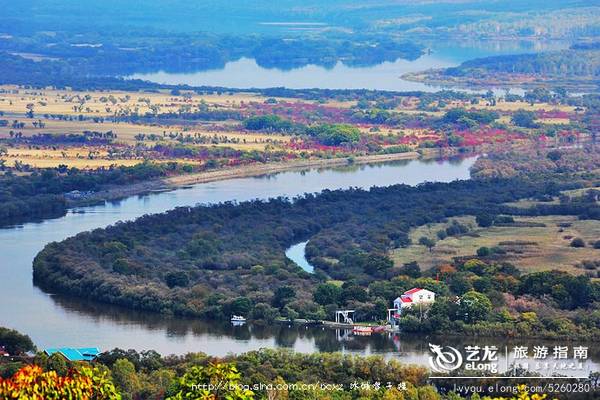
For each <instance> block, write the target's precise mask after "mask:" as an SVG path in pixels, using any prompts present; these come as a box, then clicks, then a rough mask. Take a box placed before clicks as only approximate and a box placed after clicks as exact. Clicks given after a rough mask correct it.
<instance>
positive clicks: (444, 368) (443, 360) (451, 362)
mask: <svg viewBox="0 0 600 400" xmlns="http://www.w3.org/2000/svg"><path fill="white" fill-rule="evenodd" d="M443 349H447V350H445V351H444V350H443ZM429 350H431V352H432V353H433V354H434V356H429V365H430V366H431V369H433V370H434V371H436V372H450V371H454V370H455V369H458V368H460V366H461V365H462V363H463V357H462V354H461V353H460V351H458V350H457V349H455V348H454V347H451V346H444V347H443V348H442V346H438V345H436V344H431V343H429Z"/></svg>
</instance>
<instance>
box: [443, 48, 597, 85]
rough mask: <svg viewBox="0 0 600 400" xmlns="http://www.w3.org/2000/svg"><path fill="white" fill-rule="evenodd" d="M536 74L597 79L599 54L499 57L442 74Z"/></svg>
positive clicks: (588, 51)
mask: <svg viewBox="0 0 600 400" xmlns="http://www.w3.org/2000/svg"><path fill="white" fill-rule="evenodd" d="M498 72H502V73H512V74H514V73H518V74H539V75H548V76H556V77H562V78H571V77H575V78H578V79H582V78H587V79H594V80H595V79H597V78H598V77H599V76H600V52H599V51H598V50H597V49H587V48H586V49H585V50H581V49H579V48H578V49H577V50H575V49H569V50H562V51H555V52H542V53H535V54H516V55H501V56H491V57H484V58H477V59H474V60H469V61H465V62H464V63H462V64H461V65H460V66H458V67H452V68H448V69H446V70H445V74H446V75H448V76H453V77H461V76H470V75H472V76H474V77H477V76H481V74H482V73H485V74H494V73H498Z"/></svg>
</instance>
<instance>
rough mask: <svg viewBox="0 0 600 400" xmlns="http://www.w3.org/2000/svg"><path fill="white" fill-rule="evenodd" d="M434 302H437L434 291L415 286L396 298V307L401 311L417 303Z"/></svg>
mask: <svg viewBox="0 0 600 400" xmlns="http://www.w3.org/2000/svg"><path fill="white" fill-rule="evenodd" d="M433 302H435V293H434V292H432V291H431V290H427V289H421V288H413V289H410V290H407V291H406V292H404V294H403V295H401V296H400V297H398V298H396V300H394V308H395V309H396V310H398V312H400V313H401V312H402V310H403V309H407V308H410V307H412V306H413V305H415V304H431V303H433Z"/></svg>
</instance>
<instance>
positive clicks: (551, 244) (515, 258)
mask: <svg viewBox="0 0 600 400" xmlns="http://www.w3.org/2000/svg"><path fill="white" fill-rule="evenodd" d="M452 220H456V221H458V222H460V223H462V224H464V225H466V226H468V227H469V228H470V230H469V233H467V234H465V235H459V236H452V237H447V238H446V239H444V240H439V239H438V238H437V236H436V234H437V232H438V231H439V230H441V229H445V228H446V227H448V226H449V225H450V222H449V223H443V224H430V225H424V226H421V227H418V228H416V229H413V230H412V231H411V234H410V237H411V239H412V242H413V243H414V244H413V245H411V246H409V247H408V248H400V249H395V250H394V251H393V252H392V258H393V260H394V263H395V264H397V265H402V264H404V263H407V262H411V261H417V262H418V263H419V265H420V266H421V268H423V269H428V268H431V267H433V266H436V265H440V264H444V263H447V262H449V261H451V260H452V258H453V257H460V256H471V255H475V254H476V253H477V249H478V248H480V247H483V246H485V247H494V246H499V247H500V248H502V249H503V250H504V251H506V254H505V255H503V256H502V260H505V261H508V262H510V263H513V264H514V265H516V266H517V267H518V268H519V269H521V270H523V271H542V270H552V269H560V270H565V271H571V272H575V273H581V272H582V270H580V269H576V268H575V265H576V264H577V263H579V262H581V261H584V260H600V250H597V249H594V248H592V247H591V246H590V245H588V246H586V247H585V248H573V247H571V246H570V242H571V239H572V238H574V237H581V238H582V239H584V240H585V241H586V243H589V242H590V241H592V240H598V238H600V221H593V220H582V221H581V220H578V219H577V218H576V217H571V216H548V217H528V218H515V222H517V223H521V224H523V225H527V224H529V225H532V224H536V225H537V224H539V225H540V226H493V227H490V228H479V227H478V226H477V224H476V223H475V218H474V217H471V216H466V217H460V218H453V219H452ZM541 224H543V225H544V226H541ZM559 225H560V226H566V225H570V226H568V227H563V228H561V227H559ZM422 236H426V237H429V238H431V239H434V240H435V241H436V245H435V247H433V249H432V251H429V250H428V249H427V248H426V247H424V246H422V245H419V244H418V241H419V238H420V237H422Z"/></svg>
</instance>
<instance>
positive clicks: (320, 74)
mask: <svg viewBox="0 0 600 400" xmlns="http://www.w3.org/2000/svg"><path fill="white" fill-rule="evenodd" d="M566 47H568V44H567V43H565V42H551V43H538V42H510V41H506V42H473V43H464V44H463V45H456V44H436V45H431V47H430V48H431V51H428V52H427V53H426V54H424V55H423V56H421V57H420V58H418V59H416V60H413V61H409V60H401V59H399V60H396V61H394V62H384V63H381V64H378V65H374V66H368V67H350V66H347V65H345V64H343V63H342V62H338V63H337V64H336V65H335V66H334V67H333V68H325V67H321V66H317V65H306V66H303V67H300V68H296V69H292V70H281V69H277V68H265V67H262V66H260V65H258V64H257V63H256V61H255V60H253V59H250V58H241V59H239V60H237V61H232V62H228V63H227V64H225V66H224V68H221V69H215V70H206V71H198V72H194V73H177V72H166V71H156V72H144V73H137V74H134V75H131V76H129V77H128V78H132V79H143V80H148V81H151V82H156V83H161V84H171V85H179V84H187V85H191V86H222V87H229V88H240V89H249V88H270V87H286V88H290V89H305V88H320V89H376V90H391V91H413V90H420V91H428V92H432V91H437V90H440V89H441V87H439V86H428V85H425V84H423V83H419V82H410V81H407V80H404V79H401V76H402V75H403V74H405V73H409V72H418V71H424V70H427V69H431V68H447V67H452V66H456V65H459V64H460V63H462V62H463V61H466V60H470V59H473V58H478V57H486V56H491V55H500V54H515V53H530V52H536V51H546V50H557V49H562V48H566ZM515 93H518V92H515Z"/></svg>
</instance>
